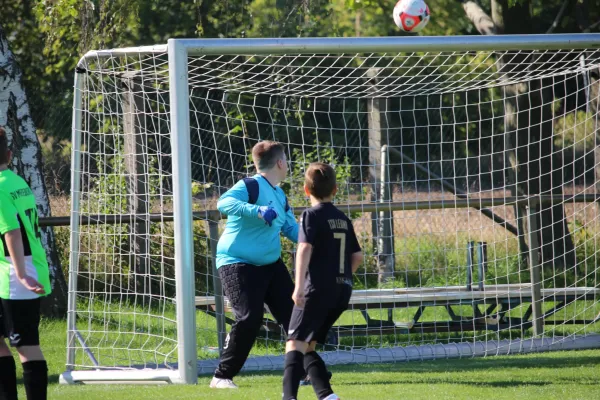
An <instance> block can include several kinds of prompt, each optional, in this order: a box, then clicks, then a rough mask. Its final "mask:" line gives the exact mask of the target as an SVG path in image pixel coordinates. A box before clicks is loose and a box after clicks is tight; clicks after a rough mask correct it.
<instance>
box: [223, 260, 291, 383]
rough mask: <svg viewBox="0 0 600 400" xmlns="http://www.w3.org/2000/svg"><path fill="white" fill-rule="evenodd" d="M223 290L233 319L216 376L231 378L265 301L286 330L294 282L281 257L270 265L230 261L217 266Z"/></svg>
mask: <svg viewBox="0 0 600 400" xmlns="http://www.w3.org/2000/svg"><path fill="white" fill-rule="evenodd" d="M219 276H220V278H221V283H222V285H223V292H224V294H225V295H226V296H227V298H228V299H229V302H230V303H231V308H232V309H233V314H234V316H235V322H234V323H233V324H232V326H231V331H230V332H229V335H227V339H226V340H225V345H224V346H223V352H222V353H221V360H220V362H219V366H218V367H217V369H216V371H215V377H217V378H222V379H233V377H235V376H236V375H237V374H238V373H239V372H240V370H241V369H242V367H243V366H244V363H245V362H246V359H247V358H248V354H249V353H250V350H251V349H252V346H253V345H254V341H255V340H256V336H257V334H258V332H259V330H260V327H261V326H262V323H263V315H264V305H265V304H266V305H267V306H268V307H269V311H270V312H271V315H273V317H275V319H276V320H277V323H279V324H280V325H281V326H282V327H283V329H284V332H287V330H288V326H289V324H290V317H291V315H292V309H293V307H294V302H293V300H292V294H293V292H294V283H293V282H292V278H291V276H290V274H289V272H288V270H287V268H286V267H285V264H284V263H283V261H281V260H278V261H277V262H275V263H273V264H269V265H263V266H260V267H259V266H256V265H250V264H243V263H240V264H230V265H224V266H222V267H221V268H219Z"/></svg>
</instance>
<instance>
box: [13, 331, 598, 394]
mask: <svg viewBox="0 0 600 400" xmlns="http://www.w3.org/2000/svg"><path fill="white" fill-rule="evenodd" d="M41 330H42V335H41V336H42V346H43V348H44V352H45V354H46V357H47V359H48V365H49V369H50V372H49V374H50V381H51V384H50V388H49V398H50V399H61V400H67V399H77V400H80V399H85V400H96V399H98V400H106V399H109V398H110V399H115V400H117V399H118V400H124V399H136V400H137V399H169V400H175V399H190V398H193V399H231V400H235V399H253V400H254V399H265V400H276V399H280V398H281V372H273V373H267V372H264V373H260V374H253V375H250V374H246V375H242V376H240V377H239V378H238V379H236V382H237V383H238V384H239V386H240V390H239V391H215V390H211V389H209V388H208V383H209V378H208V377H201V378H200V379H199V380H198V385H197V386H174V385H162V386H140V385H136V386H121V385H76V386H64V385H59V384H58V376H59V374H60V373H61V372H62V371H63V370H64V364H65V342H66V335H65V331H66V325H65V323H64V322H62V321H44V322H43V323H42V328H41ZM332 371H333V373H334V376H333V380H332V384H333V386H334V389H335V390H336V393H338V395H339V396H340V397H341V398H342V399H344V400H350V399H352V400H354V399H356V400H359V399H368V400H376V399H390V400H391V399H406V398H410V399H428V400H432V399H511V400H512V399H515V398H517V399H521V398H526V399H528V400H531V399H565V398H567V399H598V398H600V350H586V351H577V352H575V351H571V352H555V353H542V354H535V355H526V356H510V357H489V358H479V359H467V360H441V361H435V362H413V363H407V364H377V365H353V366H345V367H335V368H332ZM19 376H20V372H19ZM20 389H21V390H20V395H21V397H24V393H23V390H22V389H23V388H22V386H21V387H20ZM300 396H301V398H303V399H314V398H315V396H314V393H313V392H312V389H311V388H309V387H302V388H301V391H300Z"/></svg>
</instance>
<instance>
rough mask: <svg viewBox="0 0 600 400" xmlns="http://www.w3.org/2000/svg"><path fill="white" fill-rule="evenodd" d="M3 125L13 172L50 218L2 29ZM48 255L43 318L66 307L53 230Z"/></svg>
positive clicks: (47, 237)
mask: <svg viewBox="0 0 600 400" xmlns="http://www.w3.org/2000/svg"><path fill="white" fill-rule="evenodd" d="M0 125H2V126H4V127H6V131H7V133H8V137H9V140H10V141H11V142H12V149H13V153H14V157H13V162H12V165H13V169H14V170H15V172H16V173H18V174H19V175H20V176H22V177H23V178H24V179H25V180H26V181H27V183H28V184H29V186H30V187H31V190H32V191H33V193H34V194H35V197H36V199H37V202H38V212H39V215H40V216H41V217H46V216H50V214H51V211H50V201H49V199H48V193H47V191H46V186H45V184H44V178H43V168H42V159H41V148H40V143H39V141H38V138H37V134H36V129H35V125H34V123H33V120H32V118H31V113H30V110H29V105H28V99H27V95H26V93H25V88H24V87H23V75H22V72H21V69H20V68H19V65H18V64H17V61H16V59H15V57H14V54H13V53H12V52H11V51H10V48H9V47H8V40H7V38H6V35H5V33H4V30H3V28H2V26H1V25H0ZM42 242H43V244H44V247H45V249H46V252H47V257H48V261H49V267H50V280H51V283H52V289H53V294H52V295H51V296H49V297H47V298H45V301H44V302H43V305H42V310H43V313H44V315H47V316H63V315H64V314H65V312H66V306H67V285H66V282H65V277H64V275H63V273H62V269H61V267H60V263H59V261H58V257H57V254H56V251H55V246H54V245H55V243H54V234H53V231H52V229H51V228H45V229H43V230H42Z"/></svg>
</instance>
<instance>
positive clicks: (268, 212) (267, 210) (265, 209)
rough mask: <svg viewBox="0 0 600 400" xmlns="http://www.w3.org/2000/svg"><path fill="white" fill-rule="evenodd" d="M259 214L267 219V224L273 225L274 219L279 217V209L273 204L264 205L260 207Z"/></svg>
mask: <svg viewBox="0 0 600 400" xmlns="http://www.w3.org/2000/svg"><path fill="white" fill-rule="evenodd" d="M258 216H259V218H262V219H264V220H265V224H267V225H269V226H273V220H274V219H275V218H277V211H275V209H274V208H273V207H271V206H262V207H259V208H258Z"/></svg>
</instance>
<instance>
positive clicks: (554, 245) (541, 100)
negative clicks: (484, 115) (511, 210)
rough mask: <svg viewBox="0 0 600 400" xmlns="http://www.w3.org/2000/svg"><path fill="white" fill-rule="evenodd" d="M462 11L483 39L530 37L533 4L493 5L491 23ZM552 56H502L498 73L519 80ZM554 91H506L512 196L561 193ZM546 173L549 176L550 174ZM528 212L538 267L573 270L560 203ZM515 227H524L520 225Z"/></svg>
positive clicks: (540, 86)
mask: <svg viewBox="0 0 600 400" xmlns="http://www.w3.org/2000/svg"><path fill="white" fill-rule="evenodd" d="M464 9H465V12H466V14H467V17H468V18H469V19H470V20H471V21H472V22H473V24H474V25H475V26H476V28H477V30H478V31H479V32H480V33H481V34H483V35H493V34H497V33H500V34H502V33H505V34H517V33H522V34H531V33H534V31H533V29H534V28H535V22H534V20H533V15H532V1H531V0H522V1H519V2H516V3H514V4H512V5H511V4H509V1H508V0H492V1H491V10H492V17H491V18H490V17H489V16H488V15H487V14H486V13H485V12H484V11H483V9H482V8H481V7H480V6H479V4H478V3H477V2H476V1H471V0H469V1H465V2H464ZM551 57H552V54H551V53H545V54H543V55H538V54H530V53H526V52H524V53H519V54H510V55H508V54H506V55H504V56H502V57H501V58H500V59H499V60H498V64H499V71H498V72H499V73H500V74H501V76H503V77H504V79H511V78H514V77H515V76H516V75H523V74H524V73H526V71H527V70H528V69H529V68H530V66H532V65H539V63H542V62H547V61H548V60H549V59H550V58H551ZM553 86H554V83H553V81H552V79H547V78H546V79H534V80H531V81H530V82H529V83H526V82H523V83H518V84H509V85H506V86H505V87H504V98H505V100H506V101H505V104H506V108H505V118H504V130H505V151H506V153H507V158H508V161H509V163H510V167H511V169H510V172H511V174H510V175H511V178H512V179H511V180H512V185H511V191H512V195H513V196H517V195H529V196H532V195H560V194H562V185H563V176H562V168H558V167H560V166H562V159H561V158H560V154H559V153H558V152H556V151H555V148H554V142H553V136H554V132H553V123H552V122H553V111H552V102H553V100H554V91H553V90H552V89H553ZM531 110H539V111H540V112H530V111H531ZM538 155H539V156H538ZM545 171H551V172H550V173H549V174H548V173H545ZM532 211H533V212H534V213H535V215H536V218H538V226H539V227H540V231H539V233H538V240H539V243H540V246H541V249H540V253H541V260H542V262H543V263H553V265H554V266H555V267H557V268H558V269H561V268H564V267H571V266H574V265H575V262H576V260H575V249H574V244H573V239H572V237H571V235H570V234H569V228H568V226H567V219H566V217H565V213H564V208H563V206H562V204H561V203H557V204H554V202H552V203H544V204H538V205H536V206H535V209H534V210H532ZM522 214H523V209H522V208H521V207H517V217H518V219H519V220H521V218H522V217H523V215H522ZM519 225H520V226H522V224H521V223H520V224H519Z"/></svg>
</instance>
